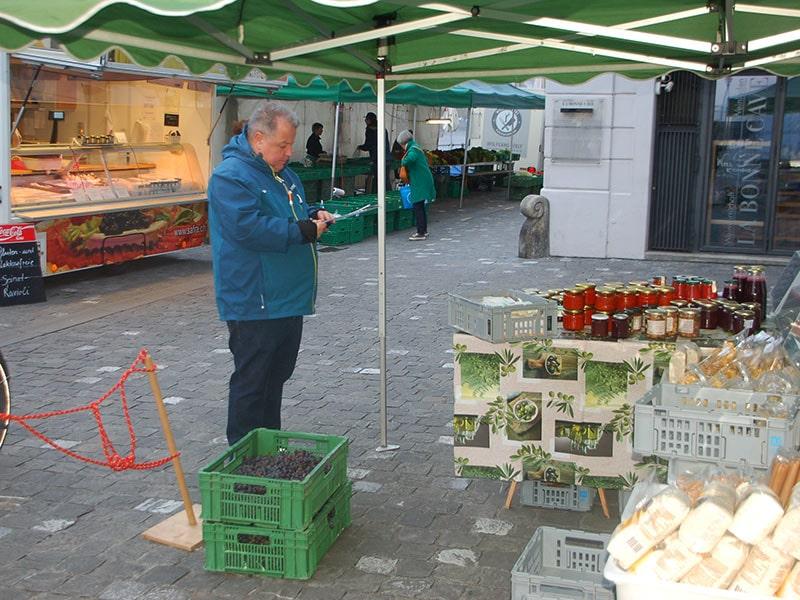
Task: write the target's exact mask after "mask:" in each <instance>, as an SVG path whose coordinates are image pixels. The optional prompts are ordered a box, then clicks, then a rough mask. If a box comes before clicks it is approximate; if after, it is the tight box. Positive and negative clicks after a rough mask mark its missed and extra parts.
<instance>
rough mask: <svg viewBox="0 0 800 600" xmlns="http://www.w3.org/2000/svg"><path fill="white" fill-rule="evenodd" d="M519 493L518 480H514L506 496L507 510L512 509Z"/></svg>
mask: <svg viewBox="0 0 800 600" xmlns="http://www.w3.org/2000/svg"><path fill="white" fill-rule="evenodd" d="M516 491H517V480H516V479H512V480H511V485H509V486H508V494H506V504H505V506H506V510H508V509H509V508H511V503H512V502H513V501H514V494H515V493H516Z"/></svg>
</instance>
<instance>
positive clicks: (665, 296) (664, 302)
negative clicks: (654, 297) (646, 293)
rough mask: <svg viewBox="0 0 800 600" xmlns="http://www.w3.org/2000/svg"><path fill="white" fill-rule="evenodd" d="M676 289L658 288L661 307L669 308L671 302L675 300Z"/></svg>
mask: <svg viewBox="0 0 800 600" xmlns="http://www.w3.org/2000/svg"><path fill="white" fill-rule="evenodd" d="M675 298H676V294H675V288H673V287H669V286H664V287H660V288H658V305H659V306H669V304H670V302H672V301H673V300H675Z"/></svg>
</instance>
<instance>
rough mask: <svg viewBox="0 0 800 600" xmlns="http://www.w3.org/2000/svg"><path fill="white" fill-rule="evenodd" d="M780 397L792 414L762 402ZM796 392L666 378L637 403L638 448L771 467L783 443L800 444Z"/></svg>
mask: <svg viewBox="0 0 800 600" xmlns="http://www.w3.org/2000/svg"><path fill="white" fill-rule="evenodd" d="M775 399H780V400H782V401H783V402H784V404H785V405H786V406H787V407H788V409H789V417H788V418H780V417H769V416H765V415H766V413H765V411H764V410H763V407H764V406H766V405H768V404H769V403H770V401H774V400H775ZM797 399H798V397H797V396H794V395H783V396H776V395H775V394H767V393H763V392H751V391H749V390H722V389H717V388H707V387H701V386H690V385H674V384H668V383H662V384H659V385H656V386H654V387H653V388H652V389H651V390H650V391H649V392H647V393H646V394H645V395H644V397H642V399H641V400H639V401H638V402H637V403H636V406H635V408H634V422H633V450H634V452H637V453H639V454H642V455H643V456H648V455H653V454H654V455H656V456H660V457H662V458H668V459H675V458H685V459H686V458H688V459H695V460H699V461H708V462H714V463H717V464H718V465H722V466H737V465H738V464H740V463H741V462H742V461H744V462H745V463H747V464H749V465H750V466H752V467H755V468H759V469H767V468H769V465H770V463H771V461H772V458H773V457H774V456H775V454H776V452H777V451H778V449H779V448H781V447H786V448H797V446H798V444H800V430H799V429H798V422H797Z"/></svg>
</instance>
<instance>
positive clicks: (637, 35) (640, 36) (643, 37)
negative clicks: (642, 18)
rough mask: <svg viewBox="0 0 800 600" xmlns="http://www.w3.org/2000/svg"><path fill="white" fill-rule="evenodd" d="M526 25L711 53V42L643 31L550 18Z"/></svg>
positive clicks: (536, 20)
mask: <svg viewBox="0 0 800 600" xmlns="http://www.w3.org/2000/svg"><path fill="white" fill-rule="evenodd" d="M525 23H526V24H528V25H534V26H536V27H546V28H548V29H561V30H564V31H571V32H573V33H582V34H585V35H596V36H601V37H608V38H614V39H620V40H626V41H629V42H639V43H642V44H652V45H655V46H666V47H668V48H681V49H683V50H692V51H694V52H705V53H707V54H708V53H710V52H711V43H710V42H702V41H699V40H687V39H684V38H678V37H674V36H671V35H659V34H656V33H643V32H641V31H628V30H625V29H617V28H616V27H604V26H601V25H590V24H588V23H578V22H576V21H565V20H563V19H551V18H550V17H542V18H540V19H533V20H532V21H525Z"/></svg>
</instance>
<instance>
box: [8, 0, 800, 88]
mask: <svg viewBox="0 0 800 600" xmlns="http://www.w3.org/2000/svg"><path fill="white" fill-rule="evenodd" d="M342 7H349V8H342ZM43 37H49V38H51V39H53V40H55V41H56V42H57V43H59V44H61V45H63V47H64V48H65V49H66V50H67V51H68V52H69V53H70V54H72V55H74V56H75V57H77V58H79V59H84V60H86V59H91V58H96V57H98V56H100V55H102V54H103V53H104V52H107V51H108V50H109V49H112V48H118V49H121V50H123V51H124V52H125V53H127V54H128V55H129V56H130V58H132V59H133V60H134V61H135V62H137V63H139V64H141V65H144V66H156V65H160V64H161V63H162V62H163V61H164V60H165V59H166V58H167V57H169V56H175V57H178V58H180V59H181V60H182V61H183V62H184V63H185V64H186V66H187V67H188V69H189V70H190V71H191V72H192V73H194V74H200V73H205V72H208V71H211V70H214V69H217V70H219V69H223V70H224V72H225V74H226V75H227V76H228V77H229V78H230V79H232V80H238V79H242V78H243V77H245V76H246V75H247V74H248V73H249V72H250V70H251V69H252V68H253V67H257V68H260V69H261V70H262V71H263V72H264V73H265V74H267V75H269V76H271V77H276V76H277V77H281V76H284V75H285V74H288V73H291V74H293V75H294V76H295V77H296V78H297V79H298V81H299V82H300V83H302V84H307V83H308V82H309V81H311V79H313V77H314V76H317V75H319V76H322V77H323V78H324V79H325V81H326V83H327V84H329V85H331V84H336V83H339V82H341V81H347V82H348V83H349V84H350V85H351V86H352V87H354V88H355V87H356V86H358V87H360V86H361V85H363V84H364V83H367V82H371V81H374V80H375V77H376V74H381V75H382V76H383V77H384V78H385V80H386V82H387V84H388V85H387V89H391V88H392V87H393V86H395V85H398V84H400V83H403V82H414V83H418V84H421V85H425V86H426V87H430V88H438V89H443V88H447V87H450V86H453V85H456V84H459V83H461V82H464V81H468V80H470V79H480V80H482V81H484V82H514V81H523V80H526V79H529V78H531V77H535V76H540V75H541V76H547V77H549V78H552V79H555V80H558V81H561V82H564V83H577V82H580V81H585V80H587V79H589V78H591V77H593V76H594V75H595V74H599V73H604V72H617V73H624V74H625V75H627V76H628V77H633V78H640V79H644V78H650V77H654V76H657V75H661V74H664V73H667V72H669V71H671V70H676V69H685V70H690V71H694V72H697V73H700V74H703V75H705V76H708V77H720V76H724V75H726V74H730V73H735V72H737V71H741V70H743V69H748V68H753V67H760V68H763V69H766V70H768V71H770V72H772V73H775V74H778V75H784V76H793V75H798V74H800V60H798V58H799V57H800V44H798V41H800V7H798V3H797V0H751V1H750V2H749V3H740V2H736V1H735V0H710V1H709V0H658V1H657V2H656V1H648V2H641V1H638V2H636V1H632V0H538V1H535V2H534V1H530V2H518V1H513V0H488V1H487V2H485V3H483V4H475V3H474V0H472V1H470V2H465V1H463V0H453V1H452V2H447V3H440V2H420V1H418V0H392V1H387V0H376V1H370V0H135V1H134V0H48V1H47V2H20V1H19V0H0V47H2V48H4V49H7V50H18V49H21V48H23V47H25V46H27V45H29V44H31V43H32V42H33V41H34V40H37V39H41V38H43Z"/></svg>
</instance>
